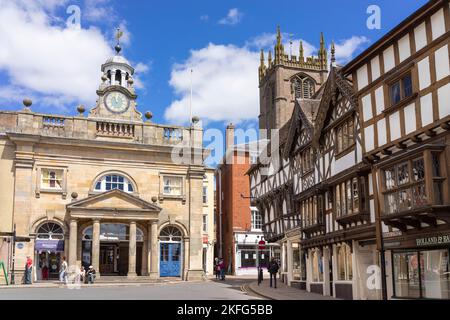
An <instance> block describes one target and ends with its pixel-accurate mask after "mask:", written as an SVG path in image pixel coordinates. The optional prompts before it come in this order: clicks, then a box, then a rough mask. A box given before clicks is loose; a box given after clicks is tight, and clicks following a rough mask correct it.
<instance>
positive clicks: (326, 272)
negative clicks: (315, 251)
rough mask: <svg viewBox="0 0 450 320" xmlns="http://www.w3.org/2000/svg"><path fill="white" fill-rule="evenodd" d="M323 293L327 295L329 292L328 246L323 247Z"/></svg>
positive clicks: (329, 254) (329, 253)
mask: <svg viewBox="0 0 450 320" xmlns="http://www.w3.org/2000/svg"><path fill="white" fill-rule="evenodd" d="M322 252H323V295H324V296H329V295H331V292H330V280H331V279H330V256H331V252H330V249H329V247H323V250H322Z"/></svg>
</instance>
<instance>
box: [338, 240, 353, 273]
mask: <svg viewBox="0 0 450 320" xmlns="http://www.w3.org/2000/svg"><path fill="white" fill-rule="evenodd" d="M337 252H338V253H337V254H338V266H337V269H338V280H341V281H351V280H352V279H353V265H352V252H351V248H350V247H349V246H348V245H346V244H344V245H341V246H338V248H337Z"/></svg>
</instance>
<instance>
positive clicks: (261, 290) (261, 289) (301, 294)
mask: <svg viewBox="0 0 450 320" xmlns="http://www.w3.org/2000/svg"><path fill="white" fill-rule="evenodd" d="M244 290H246V291H247V292H248V293H249V294H254V295H256V296H260V297H261V298H264V299H269V300H338V299H336V298H333V297H324V296H323V295H321V294H317V293H311V292H307V291H306V290H300V289H297V288H294V287H289V286H287V285H285V284H284V283H283V282H281V281H280V280H277V288H276V289H275V288H271V287H270V281H269V280H267V279H266V280H264V281H263V282H262V283H261V284H260V285H259V286H258V282H257V281H254V282H251V283H249V284H247V285H246V286H244Z"/></svg>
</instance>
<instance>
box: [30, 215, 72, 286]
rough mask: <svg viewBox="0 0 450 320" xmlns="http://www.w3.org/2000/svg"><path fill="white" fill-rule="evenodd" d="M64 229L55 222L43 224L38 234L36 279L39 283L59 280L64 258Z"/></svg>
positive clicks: (35, 247) (35, 249) (35, 248)
mask: <svg viewBox="0 0 450 320" xmlns="http://www.w3.org/2000/svg"><path fill="white" fill-rule="evenodd" d="M64 249H65V248H64V231H63V227H62V226H61V225H60V224H58V223H55V222H46V223H44V224H42V225H41V226H40V227H39V228H38V230H37V234H36V240H35V245H34V252H35V257H34V261H35V268H34V270H35V277H34V278H35V279H37V280H38V281H47V280H57V279H58V278H59V270H60V266H61V262H62V258H63V256H64Z"/></svg>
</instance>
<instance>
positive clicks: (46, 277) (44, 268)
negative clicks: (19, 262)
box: [42, 262, 49, 281]
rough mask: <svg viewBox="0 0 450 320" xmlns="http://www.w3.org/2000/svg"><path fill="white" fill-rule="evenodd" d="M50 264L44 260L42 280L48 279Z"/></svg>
mask: <svg viewBox="0 0 450 320" xmlns="http://www.w3.org/2000/svg"><path fill="white" fill-rule="evenodd" d="M48 272H49V270H48V266H47V263H45V262H44V266H43V267H42V280H45V281H47V280H48Z"/></svg>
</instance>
